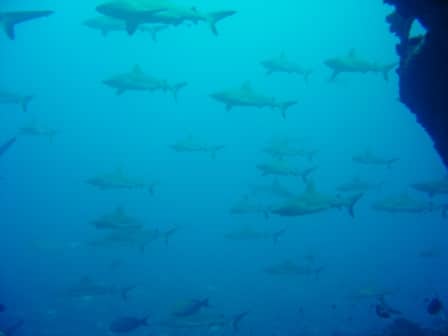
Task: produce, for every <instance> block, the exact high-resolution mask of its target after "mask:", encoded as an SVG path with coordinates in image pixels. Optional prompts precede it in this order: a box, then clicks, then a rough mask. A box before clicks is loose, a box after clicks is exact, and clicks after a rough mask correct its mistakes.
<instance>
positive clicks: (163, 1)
mask: <svg viewBox="0 0 448 336" xmlns="http://www.w3.org/2000/svg"><path fill="white" fill-rule="evenodd" d="M97 11H98V12H100V13H101V14H103V15H107V16H110V17H113V18H116V19H120V20H123V21H124V22H125V23H126V30H127V31H128V33H129V34H131V35H132V34H133V33H134V32H135V31H136V30H137V28H138V26H139V25H140V24H143V23H161V24H168V25H175V26H177V25H180V24H183V23H186V22H191V23H195V24H196V23H198V22H207V23H208V24H209V26H210V29H211V31H212V32H213V34H215V35H218V31H217V28H216V24H217V23H218V22H219V21H221V20H223V19H224V18H226V17H229V16H232V15H234V14H236V11H232V10H225V11H217V12H211V13H202V12H200V11H199V10H198V9H197V8H196V7H194V6H180V5H178V4H174V3H172V2H170V1H168V0H118V1H110V2H107V3H105V4H102V5H100V6H98V7H97Z"/></svg>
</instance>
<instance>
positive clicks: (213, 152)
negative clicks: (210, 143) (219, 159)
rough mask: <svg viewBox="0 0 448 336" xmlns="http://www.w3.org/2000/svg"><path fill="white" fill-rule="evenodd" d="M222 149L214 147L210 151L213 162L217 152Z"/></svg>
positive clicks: (221, 147)
mask: <svg viewBox="0 0 448 336" xmlns="http://www.w3.org/2000/svg"><path fill="white" fill-rule="evenodd" d="M222 149H224V146H216V147H214V148H212V149H211V151H210V152H211V154H212V159H213V160H215V159H216V153H217V152H219V151H220V150H222Z"/></svg>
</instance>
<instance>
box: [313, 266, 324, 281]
mask: <svg viewBox="0 0 448 336" xmlns="http://www.w3.org/2000/svg"><path fill="white" fill-rule="evenodd" d="M324 269H325V266H321V267H319V268H317V269H316V270H315V271H314V276H315V277H316V279H318V278H319V276H320V274H321V273H322V271H323V270H324Z"/></svg>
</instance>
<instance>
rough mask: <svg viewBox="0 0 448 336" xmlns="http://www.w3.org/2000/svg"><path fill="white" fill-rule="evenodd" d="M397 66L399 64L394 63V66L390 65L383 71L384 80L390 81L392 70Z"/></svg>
mask: <svg viewBox="0 0 448 336" xmlns="http://www.w3.org/2000/svg"><path fill="white" fill-rule="evenodd" d="M396 66H397V63H392V64H388V65H385V66H384V67H383V69H382V74H383V78H384V80H386V81H388V80H389V73H390V72H391V70H392V69H393V68H395V67H396Z"/></svg>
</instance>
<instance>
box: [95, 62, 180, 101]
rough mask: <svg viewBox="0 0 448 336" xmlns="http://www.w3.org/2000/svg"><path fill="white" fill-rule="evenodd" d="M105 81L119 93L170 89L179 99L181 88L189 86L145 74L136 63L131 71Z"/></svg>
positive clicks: (175, 97)
mask: <svg viewBox="0 0 448 336" xmlns="http://www.w3.org/2000/svg"><path fill="white" fill-rule="evenodd" d="M103 83H104V84H105V85H107V86H109V87H111V88H113V89H115V90H116V94H117V95H121V94H123V93H125V92H126V91H149V92H153V91H157V90H161V91H164V92H166V91H170V92H171V93H172V94H173V97H174V99H175V100H176V101H177V96H178V93H179V90H181V89H182V88H184V87H185V86H187V82H180V83H177V84H170V83H168V82H167V81H166V80H163V79H158V78H155V77H151V76H149V75H147V74H145V73H144V72H143V71H142V69H141V67H140V66H139V65H135V66H134V68H133V69H132V71H131V72H127V73H123V74H119V75H116V76H113V77H111V78H109V79H106V80H104V81H103Z"/></svg>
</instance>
